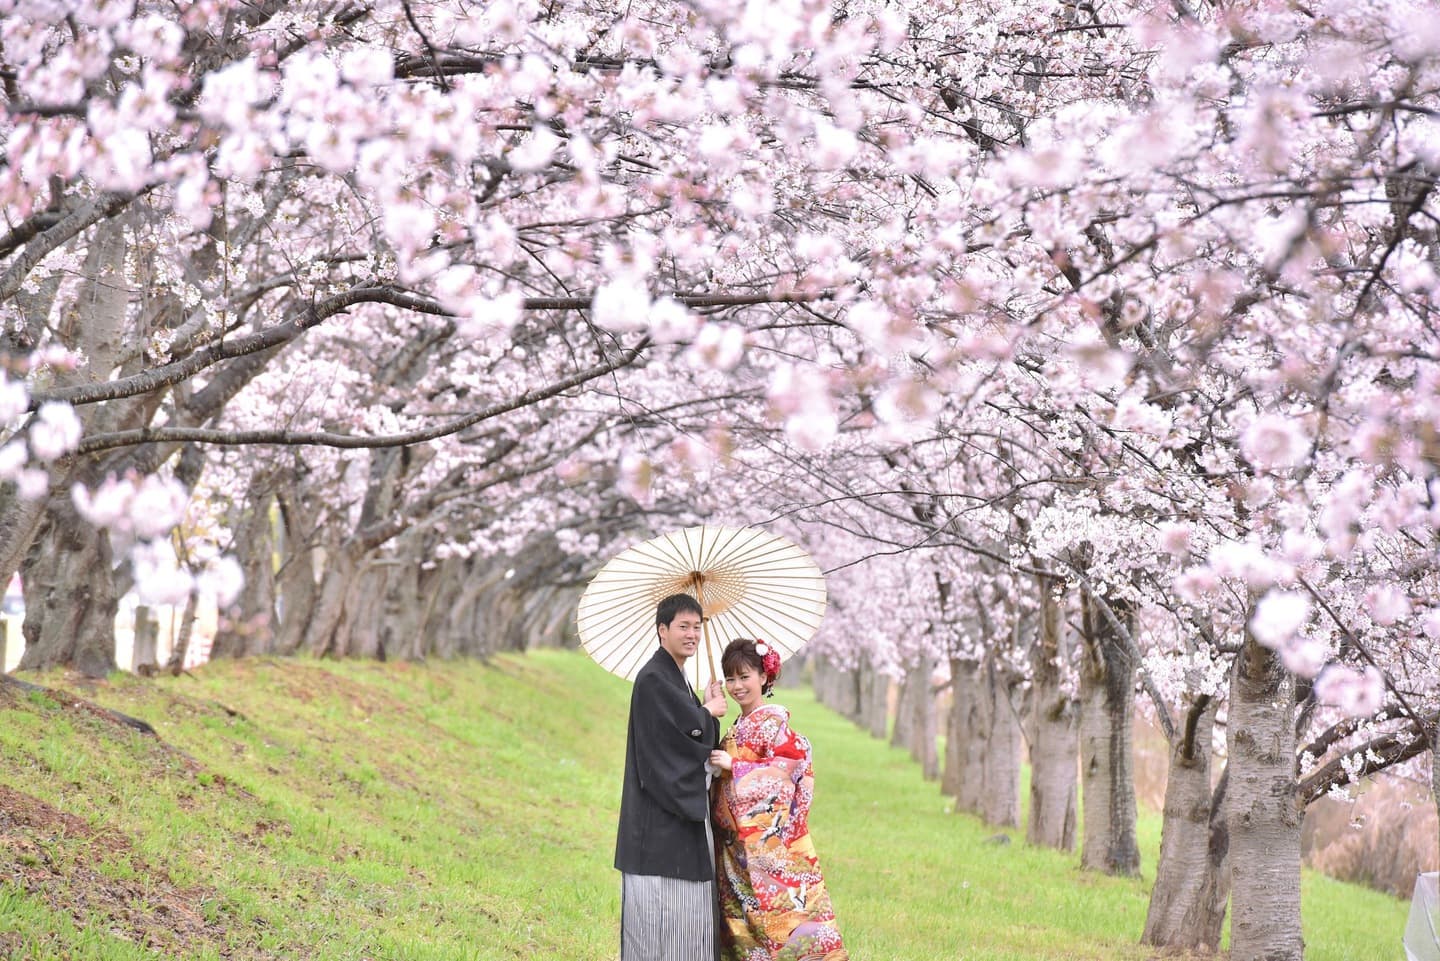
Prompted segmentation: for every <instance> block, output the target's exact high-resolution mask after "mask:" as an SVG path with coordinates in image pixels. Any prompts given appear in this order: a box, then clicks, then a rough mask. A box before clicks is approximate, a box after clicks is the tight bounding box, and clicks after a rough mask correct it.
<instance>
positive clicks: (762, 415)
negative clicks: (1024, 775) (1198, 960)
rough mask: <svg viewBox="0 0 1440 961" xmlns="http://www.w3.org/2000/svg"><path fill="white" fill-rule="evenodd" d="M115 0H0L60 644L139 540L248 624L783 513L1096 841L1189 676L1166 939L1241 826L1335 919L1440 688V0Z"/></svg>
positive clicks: (10, 243) (406, 651) (2, 451)
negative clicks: (1375, 805) (1367, 777)
mask: <svg viewBox="0 0 1440 961" xmlns="http://www.w3.org/2000/svg"><path fill="white" fill-rule="evenodd" d="M70 6H71V7H73V8H74V9H62V8H60V7H57V6H55V5H54V4H51V3H47V2H43V0H6V2H4V3H3V5H0V11H3V13H4V30H3V33H0V96H3V103H4V108H5V109H4V112H3V114H0V140H3V148H0V151H3V152H0V210H3V212H4V223H3V227H0V322H3V323H0V354H3V357H4V366H3V372H0V415H3V416H0V423H3V425H4V437H3V439H0V482H3V486H0V576H4V577H5V578H7V579H8V577H9V576H10V574H12V573H14V572H16V571H18V572H20V573H21V575H22V578H23V581H24V584H25V592H26V601H27V610H26V623H25V635H26V641H27V650H26V654H25V660H24V664H23V666H24V667H26V668H40V667H48V666H54V665H66V666H70V667H73V668H76V669H79V670H82V671H86V672H89V673H92V674H103V673H104V672H106V671H108V670H110V669H112V668H113V667H114V666H115V665H114V647H113V636H112V625H113V621H114V615H115V611H116V607H117V604H118V599H119V598H120V597H121V596H122V595H124V594H125V593H126V592H127V591H129V590H132V589H133V590H134V591H135V592H136V593H137V594H138V595H139V596H140V599H141V601H142V602H143V603H191V605H192V607H193V601H190V600H189V599H192V598H194V597H196V596H197V595H200V594H214V595H215V596H217V597H218V598H220V600H221V601H222V602H223V605H224V606H225V608H226V611H227V614H226V618H225V622H224V624H223V625H222V630H221V634H220V636H219V637H218V638H217V641H216V647H215V653H216V654H217V655H219V656H227V655H235V656H241V655H253V654H260V653H269V652H282V653H283V652H294V651H308V652H311V653H314V654H320V655H330V656H377V657H381V656H383V657H421V656H448V655H458V654H470V653H481V652H483V651H485V650H489V649H493V648H494V647H497V646H523V645H524V644H525V643H528V642H529V640H530V639H532V638H535V637H538V636H544V635H547V634H552V635H553V634H555V633H557V632H560V631H562V630H563V629H564V628H563V625H564V624H565V622H566V619H567V617H568V615H569V609H570V605H571V604H572V603H573V598H574V596H575V594H576V591H577V589H578V586H579V585H581V584H583V581H584V577H585V575H586V573H587V572H588V571H590V570H592V569H593V568H594V567H595V566H596V565H597V564H598V563H599V562H600V561H601V560H603V558H605V557H607V556H609V555H610V554H612V553H613V552H615V551H616V550H618V549H619V548H621V547H623V546H625V545H626V544H628V543H629V542H631V541H633V540H635V539H638V538H640V537H644V536H646V535H648V534H649V533H651V532H653V531H655V530H658V529H662V528H666V527H670V526H674V525H679V524H685V523H690V522H693V521H697V520H702V519H703V520H710V521H720V522H733V523H762V524H767V525H770V526H773V527H776V528H779V529H782V530H787V531H789V532H790V533H791V534H793V535H794V536H795V537H796V538H797V539H799V540H800V541H801V542H802V543H805V544H806V545H807V546H809V547H810V548H812V550H813V551H814V553H815V554H816V556H817V557H818V558H819V559H820V560H821V562H822V566H824V567H826V568H827V569H829V570H830V572H831V595H832V598H833V605H834V606H833V611H832V615H831V616H830V618H828V619H827V622H826V625H825V627H824V628H823V631H822V636H821V637H820V638H819V639H818V640H817V648H820V649H823V652H824V655H825V657H826V659H827V661H828V662H829V663H830V664H831V665H832V666H833V667H834V669H835V670H836V671H839V672H843V673H842V674H839V675H836V676H840V677H845V678H849V680H848V681H846V682H845V684H846V685H848V687H847V688H846V689H847V690H851V689H853V690H851V693H848V694H845V695H843V697H842V696H841V695H839V694H838V693H834V692H832V694H830V695H827V696H833V697H840V698H841V699H842V700H845V702H846V704H847V706H848V709H850V710H852V711H854V712H857V713H860V714H861V715H863V716H866V717H867V718H868V723H871V724H877V725H878V724H881V723H883V715H882V716H881V719H880V720H879V721H877V720H876V719H875V713H874V712H875V711H876V704H877V703H878V701H879V698H880V696H881V695H880V693H878V692H881V691H882V690H883V687H884V685H883V684H882V683H881V682H880V680H879V679H880V678H881V677H891V678H894V679H897V680H899V681H900V682H901V683H902V691H904V692H905V693H904V694H903V695H902V698H901V703H902V705H903V706H904V712H903V713H904V716H905V717H907V718H908V717H909V716H910V715H912V714H913V715H915V717H914V720H913V722H912V721H908V720H907V722H906V724H905V725H902V728H905V729H909V728H915V729H919V730H922V731H923V730H924V729H925V725H926V724H927V723H933V722H931V721H927V720H926V715H925V710H924V709H925V706H926V705H927V704H929V703H930V698H928V697H927V696H925V693H924V689H925V687H926V686H927V685H928V684H929V683H930V682H929V678H930V677H931V676H932V674H934V672H935V670H936V669H937V668H942V669H943V670H944V671H948V676H949V678H950V681H949V683H950V684H951V686H952V688H953V692H954V696H955V701H956V704H957V705H959V706H960V709H958V710H956V711H954V712H952V715H951V716H952V722H951V723H952V725H959V726H958V727H954V728H953V729H952V730H951V731H950V732H949V737H948V740H947V744H948V745H949V754H950V757H949V758H948V759H946V762H945V764H944V769H945V772H946V783H947V786H948V789H949V790H951V791H953V792H954V793H956V795H957V797H958V798H959V799H960V806H961V807H963V808H967V809H977V810H980V811H981V812H982V813H983V814H984V815H985V816H987V817H989V818H990V819H992V820H995V821H997V822H999V823H1004V822H1006V821H1007V820H1013V818H1014V817H1015V816H1017V815H1016V814H1015V813H1014V812H1016V811H1017V810H1018V808H1017V804H1018V797H1017V793H1016V792H1017V790H1018V788H1017V787H1016V784H1017V783H1018V782H1017V781H1016V779H1015V771H1016V770H1017V769H1018V768H1017V765H1018V764H1019V758H1020V745H1021V744H1022V743H1026V744H1028V747H1029V755H1030V758H1031V763H1032V765H1034V767H1035V777H1034V779H1033V785H1034V786H1033V788H1032V790H1033V791H1035V792H1036V794H1035V796H1034V797H1032V804H1031V812H1032V818H1034V819H1035V821H1034V823H1032V825H1031V826H1030V829H1029V830H1030V832H1031V837H1032V839H1033V840H1035V841H1036V843H1045V844H1054V845H1057V846H1062V847H1063V846H1066V845H1067V844H1071V843H1081V844H1083V857H1084V860H1085V863H1087V864H1089V865H1094V866H1096V867H1098V868H1101V869H1104V870H1113V871H1121V872H1124V871H1130V870H1133V869H1134V862H1135V854H1134V841H1133V830H1132V829H1131V828H1130V827H1129V825H1131V824H1132V823H1133V808H1134V803H1133V795H1132V794H1130V793H1127V789H1126V787H1125V785H1126V784H1127V778H1128V776H1129V775H1128V764H1129V752H1128V743H1127V740H1126V739H1127V738H1128V736H1129V735H1128V732H1129V730H1130V727H1129V716H1130V713H1131V712H1132V711H1133V710H1134V709H1135V692H1136V691H1137V690H1138V691H1140V692H1142V693H1141V697H1142V703H1145V704H1149V705H1151V707H1150V708H1147V710H1148V709H1152V708H1153V710H1154V711H1155V714H1156V717H1157V719H1159V720H1160V721H1161V723H1162V725H1164V726H1165V727H1166V729H1167V732H1168V733H1169V734H1170V736H1171V739H1172V744H1173V747H1174V752H1175V758H1176V762H1175V763H1174V764H1172V768H1171V771H1172V774H1171V778H1172V781H1171V785H1170V792H1169V794H1170V797H1169V798H1168V799H1167V827H1166V840H1165V851H1164V853H1163V854H1162V861H1163V863H1162V865H1161V866H1160V876H1161V883H1157V902H1156V904H1157V907H1156V909H1155V911H1154V912H1152V919H1151V921H1152V924H1151V925H1150V926H1149V930H1147V933H1146V937H1147V939H1152V940H1154V942H1155V943H1160V944H1179V943H1193V944H1200V943H1204V944H1211V945H1213V944H1214V943H1216V938H1215V936H1214V932H1215V930H1216V928H1215V925H1218V924H1219V920H1218V919H1219V917H1221V916H1222V915H1219V914H1217V911H1219V910H1220V909H1219V908H1217V907H1216V905H1221V906H1223V905H1224V903H1225V888H1224V885H1225V883H1226V881H1225V879H1226V878H1227V877H1228V878H1229V879H1230V880H1229V895H1230V896H1229V901H1230V904H1231V910H1232V915H1233V919H1234V927H1233V933H1232V954H1233V956H1234V957H1236V958H1237V959H1245V961H1248V959H1252V958H1262V957H1263V958H1267V959H1288V958H1299V957H1300V956H1301V955H1302V953H1303V943H1302V941H1301V938H1300V933H1299V921H1298V918H1299V900H1298V899H1299V874H1298V870H1299V852H1298V823H1299V812H1300V810H1301V808H1302V807H1303V804H1304V803H1306V802H1307V801H1308V800H1309V799H1310V798H1311V797H1313V796H1316V794H1318V793H1324V792H1325V791H1328V790H1330V789H1331V788H1332V787H1336V786H1339V785H1343V784H1344V783H1347V782H1349V781H1350V780H1353V779H1354V778H1355V777H1358V776H1360V775H1362V774H1363V773H1365V772H1367V771H1369V770H1373V769H1376V768H1379V767H1383V766H1385V765H1394V764H1402V763H1407V762H1413V761H1416V760H1417V759H1419V758H1421V757H1423V756H1425V755H1426V754H1427V752H1430V751H1431V748H1432V746H1433V744H1434V743H1435V739H1436V737H1437V733H1440V732H1437V730H1436V711H1437V709H1440V702H1437V691H1440V678H1437V677H1436V674H1435V672H1436V669H1437V668H1436V665H1437V663H1440V657H1437V644H1440V608H1437V606H1436V601H1435V599H1436V598H1437V597H1440V590H1437V588H1440V584H1437V571H1436V558H1437V552H1436V547H1437V530H1440V507H1437V493H1440V487H1437V483H1440V481H1437V475H1436V465H1437V460H1440V433H1437V430H1436V424H1437V423H1440V365H1437V360H1440V355H1437V340H1440V338H1437V336H1436V329H1435V319H1436V297H1437V289H1440V273H1437V264H1440V245H1437V227H1440V219H1437V214H1440V206H1437V202H1436V199H1435V190H1434V188H1435V171H1436V167H1437V164H1440V124H1437V117H1440V114H1437V111H1440V98H1437V88H1440V49H1437V48H1436V46H1435V45H1434V44H1433V43H1431V41H1430V39H1429V37H1428V34H1426V33H1425V32H1424V31H1417V30H1414V29H1412V27H1413V26H1414V25H1415V24H1417V23H1425V22H1428V20H1426V19H1425V16H1426V13H1427V11H1426V10H1425V8H1424V5H1423V4H1416V3H1406V2H1404V0H1375V2H1374V3H1372V4H1369V5H1363V6H1354V5H1352V6H1349V7H1344V8H1341V7H1339V6H1336V5H1333V4H1332V5H1330V6H1328V7H1323V8H1311V7H1291V6H1278V5H1276V4H1273V3H1270V2H1268V0H1247V2H1241V3H1236V4H1225V5H1218V4H1209V5H1204V4H1200V5H1197V4H1191V3H1187V2H1176V3H1172V4H1170V5H1167V6H1158V5H1152V4H1149V3H1139V2H1133V0H1119V2H1106V3H1098V4H1092V3H1084V4H1079V3H1076V4H1069V3H1066V4H1058V5H1057V4H1054V3H1050V2H1042V0H1033V2H1032V0H1020V2H1004V3H1002V2H998V0H995V2H988V0H981V2H967V3H963V4H962V3H951V4H945V3H942V4H935V3H931V2H926V3H918V2H917V3H911V2H908V0H849V2H841V0H835V2H819V0H786V2H782V3H770V4H752V5H750V6H749V7H743V6H742V7H740V8H736V6H735V5H734V4H710V3H705V2H700V3H696V4H690V5H684V6H681V5H675V4H669V3H644V2H641V3H630V2H627V3H625V4H622V5H618V6H616V5H612V4H609V3H607V2H598V0H597V2H579V0H565V2H557V3H538V2H532V0H507V2H496V3H491V4H487V5H485V7H484V9H483V10H480V9H475V8H473V6H471V5H468V4H465V3H463V2H461V0H380V2H370V3H363V4H362V3H349V2H344V0H341V2H330V0H326V2H320V0H313V2H312V0H289V2H286V3H283V4H282V3H279V2H264V0H261V2H246V3H240V2H231V0H195V2H182V3H179V4H178V5H177V4H173V3H169V4H158V3H151V2H148V0H103V2H102V0H94V2H89V3H83V4H72V5H70ZM840 686H844V685H837V691H838V690H839V687H840ZM866 712H868V713H866ZM1222 722H1223V723H1222ZM1216 725H1221V726H1222V727H1223V730H1224V739H1225V742H1226V745H1227V750H1226V756H1227V759H1228V760H1227V768H1226V775H1225V777H1224V779H1223V780H1221V782H1220V785H1221V786H1220V788H1218V789H1216V790H1215V791H1212V790H1211V786H1210V775H1209V765H1210V764H1211V752H1210V751H1209V750H1208V745H1209V743H1210V739H1211V737H1212V734H1211V731H1212V730H1213V729H1214V727H1215V726H1216ZM931 743H932V744H933V742H931ZM1077 752H1078V754H1079V756H1080V758H1081V759H1082V762H1083V764H1082V771H1083V777H1084V779H1085V782H1086V786H1087V788H1088V792H1087V795H1086V797H1087V803H1086V805H1085V812H1086V814H1085V817H1086V823H1085V825H1083V828H1084V830H1079V828H1080V827H1081V826H1080V825H1077V824H1076V823H1075V821H1076V818H1075V814H1074V811H1075V807H1074V792H1075V785H1074V783H1073V780H1067V777H1068V775H1067V774H1066V770H1067V768H1068V769H1069V770H1071V771H1072V772H1073V764H1072V761H1073V759H1074V757H1075V756H1076V753H1077ZM931 753H932V754H933V747H932V748H931ZM922 760H924V761H925V762H926V763H927V764H929V765H930V766H931V767H932V768H933V769H935V770H936V771H937V772H938V771H939V769H940V766H941V761H940V759H939V758H934V757H929V756H923V757H922ZM1281 785H1283V789H1282V787H1281ZM1102 799H1103V801H1102ZM1256 851H1265V852H1267V854H1266V856H1264V857H1258V856H1256V854H1255V852H1256ZM1292 851H1293V853H1294V857H1293V858H1292V857H1291V856H1290V852H1292ZM1276 852H1281V853H1283V855H1284V856H1274V855H1275V853H1276ZM1227 856H1228V872H1227ZM1202 866H1203V869H1202ZM1272 918H1280V919H1281V923H1270V919H1272ZM1260 919H1263V920H1264V922H1265V923H1260ZM1177 932H1178V933H1177Z"/></svg>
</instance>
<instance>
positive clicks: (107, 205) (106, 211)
mask: <svg viewBox="0 0 1440 961" xmlns="http://www.w3.org/2000/svg"><path fill="white" fill-rule="evenodd" d="M137 196H139V195H138V194H133V193H105V194H100V195H99V196H98V197H96V198H95V199H94V200H91V201H89V202H88V203H85V204H83V205H81V206H80V207H77V208H76V209H75V210H73V211H71V212H70V213H68V214H66V215H64V216H63V217H61V218H60V220H59V221H57V222H56V223H55V224H54V225H53V226H51V227H50V228H48V229H47V230H44V231H43V232H41V233H39V234H38V235H37V236H35V237H34V238H32V239H31V240H30V242H28V243H26V244H25V251H24V253H22V254H21V255H20V256H19V257H18V258H16V260H15V262H14V263H12V264H11V265H10V267H9V269H8V270H6V271H5V274H4V276H3V277H0V302H4V301H7V300H9V299H10V298H11V297H13V296H15V293H16V292H17V291H18V290H19V289H20V285H21V284H23V283H24V282H25V278H26V277H28V276H29V275H30V272H31V271H32V270H34V269H35V268H36V267H37V266H38V265H39V263H40V262H41V261H42V260H44V259H45V258H46V257H47V256H49V254H50V253H51V252H52V251H54V250H55V249H57V248H58V247H60V246H61V245H62V244H65V243H67V242H68V241H70V240H71V239H72V238H74V237H75V236H76V235H77V234H79V233H80V232H81V231H82V230H84V229H85V228H87V227H89V226H91V225H92V224H96V223H99V222H100V221H102V220H104V219H105V218H107V217H113V216H115V214H117V213H119V212H120V211H121V210H123V209H124V208H125V206H126V205H127V204H129V203H130V202H131V201H132V200H134V199H135V198H136V197H137Z"/></svg>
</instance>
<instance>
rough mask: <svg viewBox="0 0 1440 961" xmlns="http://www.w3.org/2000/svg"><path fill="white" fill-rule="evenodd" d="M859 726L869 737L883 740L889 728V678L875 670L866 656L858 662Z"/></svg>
mask: <svg viewBox="0 0 1440 961" xmlns="http://www.w3.org/2000/svg"><path fill="white" fill-rule="evenodd" d="M858 670H859V672H860V726H861V727H863V728H865V729H866V730H867V731H869V732H870V736H871V737H876V738H882V739H883V738H884V737H885V734H886V732H887V730H888V728H889V727H890V678H889V677H887V676H886V675H885V674H883V673H882V672H880V671H877V670H876V669H875V666H874V665H873V664H871V663H870V658H869V657H868V656H867V657H865V658H864V659H863V660H861V662H860V666H859V668H858Z"/></svg>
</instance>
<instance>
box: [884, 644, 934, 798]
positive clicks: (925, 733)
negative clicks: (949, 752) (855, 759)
mask: <svg viewBox="0 0 1440 961" xmlns="http://www.w3.org/2000/svg"><path fill="white" fill-rule="evenodd" d="M933 673H934V671H933V669H932V666H931V664H930V661H929V659H928V658H927V659H926V660H923V661H921V662H920V663H919V664H916V665H914V666H912V667H911V668H909V670H907V671H906V672H905V680H904V681H902V682H901V684H900V692H899V696H898V697H897V698H896V702H895V729H894V733H893V734H892V735H891V737H890V743H891V744H893V745H894V746H896V747H903V748H905V749H906V750H907V751H909V752H910V756H911V757H912V758H914V759H915V760H916V761H918V762H919V763H920V769H921V773H922V775H923V776H924V778H925V780H927V781H932V780H934V779H935V778H937V777H939V776H940V761H939V757H938V755H937V754H936V746H935V739H936V734H937V732H936V730H935V695H934V694H933V693H931V691H930V677H931V675H932V674H933Z"/></svg>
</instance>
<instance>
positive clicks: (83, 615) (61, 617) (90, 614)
mask: <svg viewBox="0 0 1440 961" xmlns="http://www.w3.org/2000/svg"><path fill="white" fill-rule="evenodd" d="M114 568H115V564H114V559H113V558H112V556H111V553H110V538H109V535H108V534H106V533H105V532H104V531H102V530H99V529H98V528H96V527H93V526H92V525H90V524H89V523H87V522H86V521H84V520H83V519H81V518H80V516H79V515H78V514H76V512H75V508H74V507H73V506H72V505H71V502H70V498H69V497H68V496H67V495H64V494H61V493H59V492H57V493H56V494H55V495H54V496H52V498H51V499H50V509H49V510H48V511H47V520H46V523H45V526H44V528H43V529H42V531H41V534H40V536H39V537H38V538H37V539H36V541H35V543H34V545H33V546H32V549H31V551H30V553H29V555H28V556H27V557H26V559H25V563H24V565H23V566H22V575H21V576H22V577H23V578H24V582H25V597H26V604H25V624H24V628H23V630H24V633H25V654H24V655H23V656H22V657H21V658H20V665H19V666H20V670H24V671H37V670H44V669H48V668H53V667H69V668H72V669H74V670H76V671H79V672H80V673H81V674H83V675H85V676H86V677H97V678H98V677H105V676H106V675H108V674H109V673H110V672H111V671H114V670H115V668H116V664H115V615H116V614H117V613H118V612H119V608H120V603H119V601H120V599H119V597H118V595H117V593H116V591H115V570H114Z"/></svg>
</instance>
